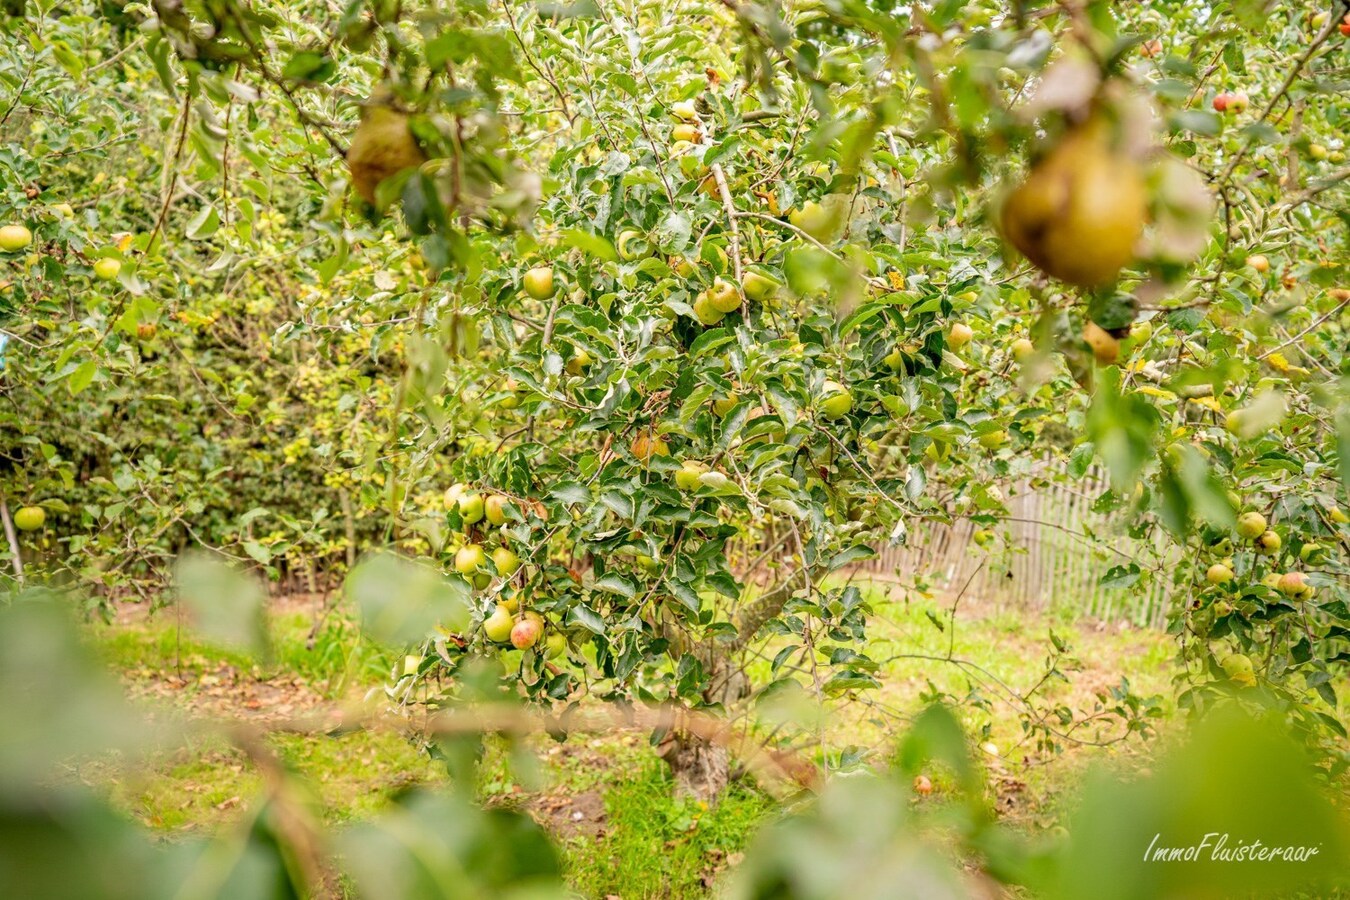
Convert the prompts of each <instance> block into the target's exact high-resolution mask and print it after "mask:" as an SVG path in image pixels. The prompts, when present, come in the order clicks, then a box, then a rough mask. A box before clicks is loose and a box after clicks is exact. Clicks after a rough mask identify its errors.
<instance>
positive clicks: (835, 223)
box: [788, 200, 843, 243]
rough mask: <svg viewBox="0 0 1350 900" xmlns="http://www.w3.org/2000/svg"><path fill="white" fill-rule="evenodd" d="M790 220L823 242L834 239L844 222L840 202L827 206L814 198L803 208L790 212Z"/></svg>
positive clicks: (803, 205)
mask: <svg viewBox="0 0 1350 900" xmlns="http://www.w3.org/2000/svg"><path fill="white" fill-rule="evenodd" d="M788 221H789V222H791V223H792V224H793V225H795V226H797V227H798V228H800V229H801V230H802V231H804V232H806V233H807V234H809V235H810V236H811V237H813V238H815V239H816V240H817V241H820V242H821V243H826V242H828V241H830V240H833V239H834V236H835V234H836V233H837V232H838V231H839V227H840V225H842V224H843V215H842V211H841V209H840V205H839V204H837V203H836V204H833V205H832V207H826V206H825V205H823V204H820V203H817V202H816V201H814V200H808V201H806V202H805V203H803V204H802V208H801V209H794V210H793V211H792V212H790V213H788Z"/></svg>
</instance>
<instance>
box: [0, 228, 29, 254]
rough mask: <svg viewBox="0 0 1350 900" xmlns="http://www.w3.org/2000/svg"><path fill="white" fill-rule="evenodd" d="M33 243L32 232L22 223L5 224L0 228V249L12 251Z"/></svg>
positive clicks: (7, 251)
mask: <svg viewBox="0 0 1350 900" xmlns="http://www.w3.org/2000/svg"><path fill="white" fill-rule="evenodd" d="M31 243H33V232H31V231H29V230H28V229H27V228H25V227H23V226H22V225H6V226H4V227H3V228H0V250H3V251H5V252H6V253H13V252H14V251H16V250H22V249H24V248H25V247H27V246H28V245H29V244H31Z"/></svg>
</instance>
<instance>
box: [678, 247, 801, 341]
mask: <svg viewBox="0 0 1350 900" xmlns="http://www.w3.org/2000/svg"><path fill="white" fill-rule="evenodd" d="M673 267H674V269H675V271H676V272H677V273H683V274H686V275H690V274H693V265H692V264H691V263H689V261H688V260H684V259H680V260H675V262H674V266H673ZM780 287H782V284H781V282H779V281H778V280H777V279H776V278H773V277H772V276H770V275H768V274H766V273H764V272H757V271H754V270H752V269H747V270H746V271H745V273H744V274H743V275H742V276H741V284H740V289H739V290H737V287H736V285H735V284H734V283H732V282H730V281H727V280H726V279H725V278H722V277H721V276H718V277H716V278H714V279H713V283H712V287H710V288H706V289H704V290H702V291H699V292H698V294H697V295H696V296H695V297H694V303H693V307H694V315H695V316H696V317H697V318H698V320H699V322H701V323H702V324H703V325H705V326H708V327H711V326H713V325H716V324H718V323H719V322H721V321H722V319H723V318H724V317H725V316H726V315H727V313H731V312H735V311H736V310H738V309H740V308H741V297H742V296H744V297H745V299H746V300H747V301H749V302H753V303H765V302H767V301H769V300H771V299H773V297H774V295H775V294H777V293H778V289H779V288H780Z"/></svg>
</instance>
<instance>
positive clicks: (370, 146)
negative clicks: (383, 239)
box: [347, 91, 427, 206]
mask: <svg viewBox="0 0 1350 900" xmlns="http://www.w3.org/2000/svg"><path fill="white" fill-rule="evenodd" d="M426 161H427V157H426V154H425V153H423V152H422V148H421V147H419V146H417V140H416V139H415V138H414V137H413V133H412V129H411V128H410V127H408V117H407V116H406V115H404V114H403V113H402V112H399V111H398V110H397V109H394V108H393V107H392V106H390V105H389V104H388V102H387V91H377V92H376V93H375V95H374V96H372V97H371V99H370V101H369V102H367V103H366V104H365V105H364V106H363V107H362V110H361V124H360V125H358V126H357V127H356V133H355V134H353V135H352V145H351V147H349V148H348V150H347V168H348V170H349V171H350V172H351V177H352V185H353V186H354V187H355V188H356V192H357V193H358V194H360V195H361V198H362V199H363V200H365V201H366V202H367V203H369V204H371V205H372V206H373V205H375V189H376V188H377V187H378V186H379V184H380V182H382V181H384V180H385V179H387V178H392V177H394V176H395V175H397V174H398V173H399V172H402V171H403V170H404V169H410V168H413V167H414V166H420V165H422V163H424V162H426Z"/></svg>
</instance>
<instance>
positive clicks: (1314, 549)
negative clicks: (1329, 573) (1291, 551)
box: [1298, 543, 1327, 566]
mask: <svg viewBox="0 0 1350 900" xmlns="http://www.w3.org/2000/svg"><path fill="white" fill-rule="evenodd" d="M1298 558H1299V559H1301V560H1303V561H1304V562H1305V563H1309V564H1311V565H1314V566H1320V565H1321V564H1322V563H1324V562H1326V561H1327V553H1326V548H1324V547H1323V546H1322V545H1321V544H1312V543H1309V544H1304V545H1303V546H1302V547H1300V548H1299V550H1298Z"/></svg>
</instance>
